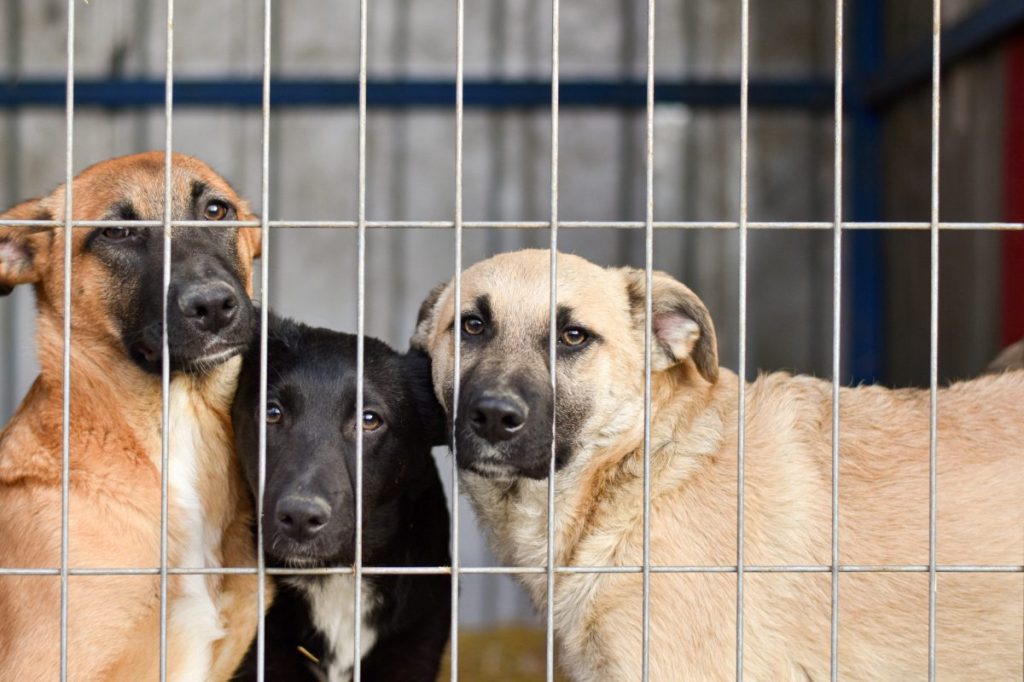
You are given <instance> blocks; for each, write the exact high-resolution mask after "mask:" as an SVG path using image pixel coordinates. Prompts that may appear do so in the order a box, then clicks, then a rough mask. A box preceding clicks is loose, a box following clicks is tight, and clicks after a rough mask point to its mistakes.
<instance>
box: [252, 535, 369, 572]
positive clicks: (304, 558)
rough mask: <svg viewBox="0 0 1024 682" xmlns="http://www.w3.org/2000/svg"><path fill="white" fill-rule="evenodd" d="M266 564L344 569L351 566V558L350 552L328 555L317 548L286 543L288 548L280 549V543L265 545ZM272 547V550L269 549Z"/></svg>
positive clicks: (276, 566) (328, 553) (278, 566)
mask: <svg viewBox="0 0 1024 682" xmlns="http://www.w3.org/2000/svg"><path fill="white" fill-rule="evenodd" d="M266 544H267V547H268V549H267V550H266V557H267V563H268V565H270V566H273V567H274V568H300V569H306V568H324V567H345V566H350V565H352V561H353V557H352V555H351V552H341V553H333V554H332V553H330V552H323V551H321V550H320V549H319V548H315V547H308V546H306V545H299V544H297V543H290V542H289V543H287V544H288V547H282V546H281V544H282V543H281V542H280V541H278V542H277V543H274V542H269V543H266ZM270 545H274V546H275V547H274V549H273V550H271V549H269V546H270Z"/></svg>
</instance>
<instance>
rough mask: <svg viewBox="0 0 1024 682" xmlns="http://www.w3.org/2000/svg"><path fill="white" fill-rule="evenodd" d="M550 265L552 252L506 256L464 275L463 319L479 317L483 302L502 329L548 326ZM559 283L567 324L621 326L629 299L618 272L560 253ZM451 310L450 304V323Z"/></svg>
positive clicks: (530, 329) (560, 303) (531, 330)
mask: <svg viewBox="0 0 1024 682" xmlns="http://www.w3.org/2000/svg"><path fill="white" fill-rule="evenodd" d="M510 256H521V257H517V258H515V259H510ZM506 261H507V262H506ZM550 264H551V261H550V256H549V252H548V251H544V250H529V251H520V252H518V253H517V254H501V255H498V256H495V257H494V258H492V259H490V260H488V261H484V262H482V263H478V264H476V265H474V266H473V267H471V268H469V269H468V270H467V271H466V272H465V274H464V275H463V278H464V281H465V284H464V288H463V294H462V310H463V314H465V313H467V312H480V311H479V307H480V306H479V301H480V300H481V299H483V300H485V301H486V302H487V304H488V306H487V307H488V309H489V311H490V312H491V313H492V314H493V316H494V318H495V320H494V321H495V322H496V323H498V324H502V326H503V329H506V330H509V331H512V330H520V331H523V332H529V333H531V334H532V333H534V332H535V331H536V330H537V328H538V327H542V328H546V327H548V325H549V323H550V315H551V307H550V301H551V289H550V282H551V275H550ZM557 281H558V290H557V292H556V301H557V305H558V310H559V317H560V318H562V319H563V320H566V321H570V322H571V323H572V324H580V325H583V326H586V327H597V326H602V325H607V324H609V323H612V324H614V323H618V322H619V321H618V320H617V318H616V316H615V313H616V312H617V311H620V310H621V311H624V310H625V301H626V295H625V292H624V289H623V285H622V283H621V280H619V279H617V278H616V277H615V276H614V273H612V272H610V271H608V270H606V269H605V268H602V267H600V266H598V265H595V264H593V263H590V262H589V261H586V260H584V259H582V258H580V257H578V256H575V255H572V254H563V253H560V254H558V272H557ZM452 295H453V294H452ZM450 311H451V307H450V305H449V306H448V310H447V314H446V317H448V318H450V317H451V312H450ZM563 311H564V312H563ZM444 326H445V327H447V326H448V325H447V324H446V325H444Z"/></svg>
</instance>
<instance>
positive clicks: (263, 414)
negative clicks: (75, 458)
mask: <svg viewBox="0 0 1024 682" xmlns="http://www.w3.org/2000/svg"><path fill="white" fill-rule="evenodd" d="M271 9H272V8H271V0H264V2H263V82H262V87H263V91H262V95H263V103H262V107H261V110H260V114H261V130H260V137H261V139H260V340H259V343H260V379H259V387H260V388H259V429H258V434H257V438H258V455H257V456H258V462H257V474H256V476H257V479H256V618H257V621H256V680H257V682H262V681H263V679H264V677H265V676H266V660H265V659H266V655H265V654H266V642H267V619H266V594H265V585H264V583H265V581H266V575H267V564H266V558H265V557H264V555H263V496H264V493H265V492H266V485H267V376H268V364H269V360H268V358H267V346H268V342H267V336H268V334H269V330H268V329H267V326H268V323H269V310H270V57H271V41H270V35H271V34H270V31H271V23H272V22H271V16H272V11H271Z"/></svg>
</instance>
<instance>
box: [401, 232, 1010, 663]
mask: <svg viewBox="0 0 1024 682" xmlns="http://www.w3.org/2000/svg"><path fill="white" fill-rule="evenodd" d="M548 267H549V253H548V252H547V251H520V252H517V253H508V254H503V255H499V256H496V257H494V258H492V259H489V260H487V261H484V262H482V263H478V264H476V265H474V266H473V267H471V268H469V269H468V270H466V272H465V273H464V274H463V276H462V309H461V311H460V314H459V317H458V319H455V318H454V311H453V297H454V292H453V287H452V285H451V284H448V285H444V286H442V287H439V288H438V289H436V290H435V291H434V293H433V294H432V295H431V297H430V298H428V300H427V301H426V302H425V303H424V305H423V308H422V309H421V314H420V320H419V323H418V325H417V330H416V333H415V335H414V338H413V344H414V346H417V347H419V348H421V349H423V350H425V351H426V352H427V353H429V355H430V356H431V358H432V360H433V376H434V384H435V390H436V393H437V396H438V398H439V399H440V401H441V402H442V404H443V405H444V406H445V408H446V409H447V410H448V412H449V414H451V411H452V407H453V405H452V396H453V390H452V379H453V378H452V365H453V350H454V349H453V344H454V340H455V338H456V334H460V335H461V339H462V343H461V358H462V359H461V391H460V402H459V405H458V415H459V419H458V424H457V426H456V427H455V429H454V433H453V434H452V436H453V439H454V442H455V444H456V445H457V461H458V464H459V466H460V468H461V470H462V475H461V479H462V483H463V487H464V490H465V491H466V493H467V494H468V495H469V498H470V500H471V501H472V503H473V505H474V507H475V509H476V512H477V514H478V516H479V518H480V519H481V521H482V523H483V525H484V526H485V528H486V529H487V530H488V532H489V535H490V540H491V544H492V547H493V549H494V551H495V552H496V554H497V556H498V557H499V558H500V559H501V560H502V561H503V562H504V563H506V564H511V565H516V566H543V565H544V564H545V561H546V535H545V533H546V523H547V519H546V512H545V509H546V498H547V481H546V480H545V479H546V478H547V472H548V466H549V464H548V463H549V458H550V452H551V431H552V423H551V419H552V416H551V415H552V410H554V412H555V413H556V425H557V437H556V442H555V445H556V448H555V451H556V454H555V456H556V467H557V473H556V475H555V481H554V484H555V489H556V496H557V497H556V502H555V504H556V509H557V512H556V519H555V541H556V560H557V563H558V564H559V565H572V566H637V565H639V564H640V563H641V559H642V547H643V532H642V518H643V517H642V514H643V478H642V472H643V458H642V453H643V445H642V443H643V375H644V369H643V357H644V353H643V348H644V337H643V326H644V312H643V311H644V294H645V289H646V287H645V278H644V273H643V272H642V271H638V270H633V269H628V268H626V269H605V268H601V267H598V266H596V265H594V264H592V263H589V262H587V261H585V260H583V259H581V258H578V257H575V256H570V255H560V256H559V260H558V292H557V293H558V310H557V324H558V328H557V333H558V350H557V374H558V383H557V386H558V390H557V397H555V396H552V394H551V389H550V383H549V380H548V372H549V370H548V364H547V362H548V349H547V343H548V341H547V339H548V315H549V293H548V286H549V277H548ZM652 300H653V311H654V318H653V321H652V322H653V330H654V334H655V337H656V338H655V339H654V344H653V363H652V377H651V379H652V388H653V391H652V410H653V416H652V425H651V472H652V478H651V525H650V527H651V546H650V551H651V560H652V563H653V564H654V565H662V566H665V565H668V566H673V565H696V566H716V565H717V566H734V565H735V564H736V541H737V527H736V526H737V523H736V522H737V518H736V517H737V511H736V495H737V431H738V416H737V394H738V386H739V379H738V378H737V377H736V375H735V374H733V373H732V372H729V371H728V370H725V369H720V368H719V365H718V357H717V350H716V342H715V331H714V326H713V325H712V322H711V317H710V315H709V313H708V311H707V309H706V308H705V306H704V304H703V303H702V302H701V301H700V299H699V298H697V296H696V295H694V294H693V292H691V291H690V290H689V289H687V288H686V287H685V286H683V285H682V284H680V283H679V282H677V281H675V280H674V279H672V278H671V277H669V276H667V275H665V274H663V273H655V276H654V289H653V292H652ZM831 392H832V387H831V384H830V383H829V382H827V381H822V380H819V379H814V378H811V377H801V376H790V375H788V374H783V373H777V374H769V375H764V376H761V377H760V378H758V380H757V381H755V382H753V383H751V384H748V386H747V392H746V431H745V433H746V447H745V452H746V459H745V472H746V486H745V491H746V506H745V521H746V523H745V544H744V547H745V552H746V556H745V563H746V564H748V565H773V564H774V565H782V564H785V565H819V566H827V565H828V564H830V562H831V457H832V455H831V438H832V436H831V413H832V394H831ZM840 409H841V427H840V438H841V445H840V457H841V465H840V475H841V478H840V484H839V486H840V487H839V496H840V502H839V509H840V536H839V542H840V551H841V557H840V559H841V562H842V563H843V564H862V565H878V564H914V565H917V566H920V565H922V564H927V562H928V518H929V512H928V490H929V486H928V443H929V437H928V433H929V426H928V425H929V416H928V415H929V398H928V392H927V391H920V390H899V391H895V390H887V389H885V388H881V387H874V386H868V387H859V388H849V389H843V390H842V395H841V398H840ZM1022 436H1024V373H1020V372H1018V373H1012V374H1004V375H1001V376H988V377H983V378H980V379H976V380H974V381H969V382H964V383H960V384H956V385H954V386H951V387H949V388H945V389H942V391H941V393H940V395H939V425H938V438H939V441H938V442H939V450H938V498H937V499H938V524H937V529H938V531H937V532H938V542H937V551H938V563H939V564H943V565H948V564H990V565H1010V566H1015V567H1018V568H1017V569H1016V570H1017V572H1003V573H941V574H940V575H939V576H938V592H937V595H938V602H937V628H938V629H937V664H938V674H939V677H940V679H960V680H966V679H985V680H996V679H998V680H1009V679H1020V677H1021V674H1022V672H1024V671H1022V665H1024V660H1022V651H1021V640H1022V635H1024V623H1022V613H1021V600H1022V597H1024V576H1022V575H1021V573H1020V572H1019V567H1020V566H1021V564H1022V563H1024V505H1022V501H1024V447H1022V445H1021V442H1022ZM522 579H523V582H524V583H525V585H526V587H527V588H528V590H529V592H530V594H531V596H532V597H533V599H534V601H535V603H536V604H537V605H538V606H541V605H543V604H544V603H545V599H546V597H545V594H546V589H545V585H546V580H545V578H544V576H543V575H524V576H522ZM736 582H737V577H736V575H734V574H731V573H705V574H666V573H655V574H653V575H652V578H651V601H650V608H651V611H650V626H651V631H650V635H651V648H650V665H651V668H650V670H651V679H652V680H666V681H676V680H727V679H734V677H735V660H736V658H735V646H736ZM744 585H745V597H744V635H745V647H744V669H745V673H746V675H747V679H750V680H772V681H774V680H786V679H793V680H822V679H828V676H829V632H830V585H831V582H830V575H829V574H828V573H779V574H773V573H764V572H761V573H757V572H750V573H748V574H746V576H745V580H744ZM641 599H642V598H641V576H640V575H639V574H637V573H632V574H619V575H609V574H600V575H595V574H562V575H559V576H557V581H556V594H555V605H554V608H555V626H556V632H557V636H558V640H559V642H560V651H561V663H562V664H563V667H565V668H566V670H567V671H568V672H569V673H570V675H571V676H572V677H574V678H575V679H577V680H634V679H639V677H640V669H641V651H642V641H641V619H642V610H641V604H642V601H641ZM838 608H839V627H840V634H839V649H838V657H839V658H838V661H839V675H840V678H841V679H844V680H912V679H926V678H927V670H928V660H927V651H928V576H927V574H926V573H921V572H903V573H855V572H851V573H843V574H842V575H841V579H840V592H839V605H838Z"/></svg>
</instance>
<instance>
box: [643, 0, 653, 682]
mask: <svg viewBox="0 0 1024 682" xmlns="http://www.w3.org/2000/svg"><path fill="white" fill-rule="evenodd" d="M654 12H655V0H648V2H647V121H646V124H647V125H646V132H645V135H646V138H647V139H646V145H647V149H646V153H647V158H646V162H645V170H646V183H647V187H646V197H645V202H646V209H645V210H646V213H645V216H646V224H645V225H644V281H645V286H644V445H643V448H644V451H643V455H644V473H643V475H644V491H643V503H644V509H643V534H644V537H643V606H642V608H643V611H642V616H641V618H642V620H643V624H642V626H641V630H642V632H641V647H642V664H641V665H642V669H641V679H642V680H643V682H647V680H648V679H649V678H650V674H651V343H652V325H653V317H654V313H653V307H654V305H653V300H654Z"/></svg>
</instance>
